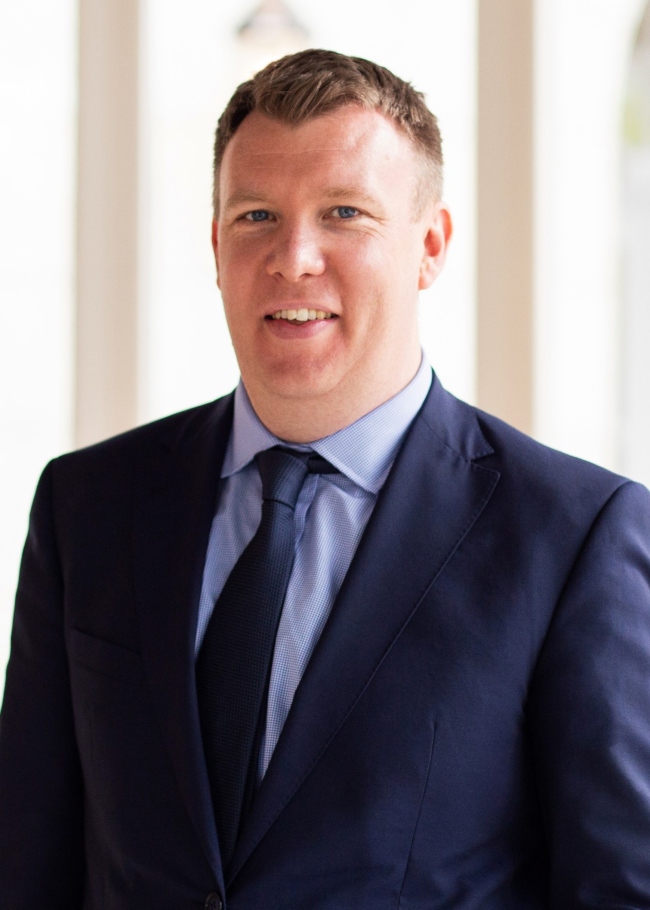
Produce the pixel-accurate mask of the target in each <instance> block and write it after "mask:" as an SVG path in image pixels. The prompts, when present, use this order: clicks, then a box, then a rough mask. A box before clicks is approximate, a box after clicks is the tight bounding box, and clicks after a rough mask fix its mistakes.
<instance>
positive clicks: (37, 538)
mask: <svg viewBox="0 0 650 910" xmlns="http://www.w3.org/2000/svg"><path fill="white" fill-rule="evenodd" d="M231 419H232V400H231V397H228V398H225V399H221V400H219V401H217V402H216V403H214V404H210V405H206V406H203V407H199V408H196V409H194V410H191V411H188V412H186V413H184V414H180V415H176V416H174V417H170V418H167V419H165V420H162V421H158V422H157V423H154V424H151V425H149V426H146V427H142V428H140V429H137V430H134V431H132V432H130V433H127V434H125V435H123V436H120V437H117V438H115V439H112V440H109V441H107V442H104V443H101V444H100V445H97V446H93V447H92V448H89V449H86V450H83V451H80V452H76V453H73V454H71V455H67V456H64V457H62V458H60V459H57V460H56V461H54V462H53V463H51V464H50V465H49V466H48V468H47V469H46V470H45V472H44V474H43V477H42V480H41V483H40V485H39V488H38V491H37V494H36V499H35V502H34V507H33V512H32V519H31V524H30V531H29V537H28V541H27V545H26V549H25V555H24V560H23V566H22V572H21V578H20V583H19V590H18V597H17V607H16V615H15V623H14V631H13V644H12V656H11V659H10V663H9V667H8V674H7V684H6V695H5V702H4V706H3V711H2V715H1V722H0V905H1V907H2V910H32V908H34V907H37V906H44V907H47V908H48V910H78V908H84V910H148V908H151V910H153V908H155V910H182V908H187V910H191V908H200V907H203V906H204V905H205V906H208V907H210V906H218V899H217V898H215V897H214V895H217V896H224V895H225V896H226V898H227V901H226V903H227V907H228V908H230V910H260V908H264V910H310V908H314V910H316V908H317V910H384V908H386V910H389V908H393V910H396V908H402V910H416V908H417V910H433V908H440V910H442V908H454V910H478V908H482V910H510V908H512V910H533V908H535V910H538V908H554V910H571V908H599V910H604V908H609V910H614V908H617V910H620V908H626V910H629V908H650V496H649V494H648V492H647V491H646V490H645V489H644V488H643V487H640V486H638V485H636V484H633V483H630V482H628V481H625V480H624V479H623V478H620V477H617V476H615V475H613V474H610V473H608V472H606V471H604V470H601V469H599V468H596V467H594V466H592V465H589V464H586V463H584V462H580V461H578V460H576V459H573V458H570V457H568V456H565V455H561V454H559V453H557V452H553V451H551V450H549V449H547V448H544V447H543V446H541V445H539V444H537V443H535V442H533V441H532V440H530V439H528V438H527V437H525V436H523V435H522V434H520V433H518V432H517V431H515V430H513V429H512V428H511V427H508V426H507V425H505V424H503V423H502V422H501V421H499V420H496V419H495V418H493V417H489V416H488V415H485V414H483V413H481V412H479V411H476V410H475V409H473V408H471V407H469V406H468V405H465V404H463V403H461V402H459V401H457V400H456V399H454V398H453V397H452V396H451V395H449V394H447V393H446V392H445V391H444V390H443V389H442V388H441V386H440V384H439V383H438V382H437V381H436V380H434V384H433V386H432V390H431V392H430V394H429V396H428V398H427V400H426V402H425V404H424V406H423V408H422V410H421V412H420V414H419V415H418V417H417V418H416V419H415V421H414V423H413V425H412V427H411V429H410V430H409V433H408V436H407V439H406V442H405V444H404V446H403V447H402V449H401V451H400V453H399V455H398V458H397V460H396V462H395V465H394V467H393V470H392V472H391V474H390V476H389V478H388V480H387V482H386V485H385V487H384V489H383V490H382V492H381V494H380V496H379V500H378V502H377V506H376V508H375V511H374V512H373V515H372V517H371V519H370V522H369V524H368V527H367V530H366V532H365V534H364V537H363V539H362V541H361V544H360V546H359V549H358V551H357V553H356V555H355V558H354V560H353V563H352V565H351V567H350V570H349V573H348V575H347V577H346V579H345V581H344V584H343V587H342V589H341V591H340V594H339V596H338V598H337V600H336V603H335V605H334V607H333V610H332V613H331V616H330V618H329V621H328V623H327V625H326V627H325V630H324V632H323V635H322V637H321V639H320V641H319V643H318V645H317V647H316V650H315V652H314V654H313V657H312V659H311V661H310V663H309V666H308V667H307V670H306V672H305V675H304V678H303V680H302V682H301V684H300V686H299V688H298V690H297V693H296V696H295V700H294V703H293V706H292V708H291V711H290V714H289V717H288V720H287V722H286V726H285V728H284V730H283V733H282V735H281V737H280V740H279V742H278V745H277V749H276V751H275V754H274V756H273V759H272V761H271V764H270V766H269V769H268V773H267V774H266V776H265V778H264V780H263V782H262V785H261V788H260V790H259V793H258V795H257V797H256V800H255V802H254V805H253V808H252V810H251V813H250V815H249V816H248V818H247V819H246V821H245V824H244V828H243V831H242V833H241V837H240V840H239V842H238V844H237V847H236V850H235V854H234V857H233V859H232V862H231V864H230V866H229V868H228V869H227V870H223V869H222V868H221V863H220V858H219V846H218V841H217V835H216V829H215V824H214V819H213V817H212V812H211V802H210V796H209V788H208V779H207V774H206V769H205V763H204V758H203V752H202V746H201V736H200V730H199V721H198V714H197V704H196V695H195V685H194V660H193V654H194V638H195V628H196V621H197V606H198V599H199V590H200V584H201V576H202V569H203V563H204V558H205V551H206V546H207V540H208V533H209V528H210V522H211V518H212V515H213V512H214V507H215V499H216V495H217V487H218V478H219V469H220V464H221V460H222V458H223V454H224V449H225V444H226V441H227V438H228V433H229V430H230V424H231ZM210 895H212V897H210ZM206 899H207V904H206Z"/></svg>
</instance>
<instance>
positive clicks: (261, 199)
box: [224, 190, 267, 210]
mask: <svg viewBox="0 0 650 910" xmlns="http://www.w3.org/2000/svg"><path fill="white" fill-rule="evenodd" d="M266 201H267V199H266V197H265V196H263V195H262V193H256V192H254V191H253V190H239V191H238V192H237V193H233V194H232V196H229V197H228V199H227V200H226V202H225V204H224V209H225V210H228V209H230V208H232V207H233V206H236V205H242V204H244V203H249V204H250V203H266Z"/></svg>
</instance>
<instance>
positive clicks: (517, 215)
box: [477, 0, 534, 433]
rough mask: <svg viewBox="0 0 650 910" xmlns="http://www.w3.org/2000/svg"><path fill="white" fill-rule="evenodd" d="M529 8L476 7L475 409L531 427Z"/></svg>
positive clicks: (529, 2) (498, 1)
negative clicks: (477, 38) (476, 298)
mask: <svg viewBox="0 0 650 910" xmlns="http://www.w3.org/2000/svg"><path fill="white" fill-rule="evenodd" d="M533 6H534V4H533V0H517V2H516V3H513V2H512V0H489V2H485V0H484V2H480V3H479V27H478V32H479V40H478V109H479V114H478V236H477V244H478V250H477V269H478V280H477V284H478V353H477V359H478V363H477V386H478V389H477V392H478V396H477V397H478V403H479V406H480V407H482V408H484V409H485V410H487V411H491V412H492V413H494V414H497V415H498V416H499V417H502V418H503V419H504V420H507V421H508V422H509V423H512V424H514V425H515V426H516V427H518V428H519V429H521V430H523V431H525V432H528V433H530V432H532V428H533V372H532V370H533V366H532V325H533Z"/></svg>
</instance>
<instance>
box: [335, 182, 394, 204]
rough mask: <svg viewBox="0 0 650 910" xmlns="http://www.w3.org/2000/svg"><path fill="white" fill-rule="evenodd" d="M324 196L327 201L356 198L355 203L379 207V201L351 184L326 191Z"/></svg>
mask: <svg viewBox="0 0 650 910" xmlns="http://www.w3.org/2000/svg"><path fill="white" fill-rule="evenodd" d="M323 196H324V197H325V198H326V199H340V198H341V197H343V198H345V197H350V196H352V197H354V199H355V201H358V202H361V203H364V204H366V205H373V206H378V205H379V204H380V203H379V200H378V199H376V198H375V197H374V196H372V195H371V194H370V193H367V192H366V191H365V190H364V189H363V188H362V187H360V186H354V185H353V184H350V185H348V186H332V187H330V188H329V189H327V190H325V192H324V193H323Z"/></svg>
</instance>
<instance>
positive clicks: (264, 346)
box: [213, 106, 450, 419]
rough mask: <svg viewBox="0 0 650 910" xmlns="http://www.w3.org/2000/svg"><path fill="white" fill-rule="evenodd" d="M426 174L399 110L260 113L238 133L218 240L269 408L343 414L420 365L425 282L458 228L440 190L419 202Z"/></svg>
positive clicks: (224, 276)
mask: <svg viewBox="0 0 650 910" xmlns="http://www.w3.org/2000/svg"><path fill="white" fill-rule="evenodd" d="M420 173H421V164H420V162H419V161H418V159H417V156H416V154H415V152H414V150H413V148H412V146H411V144H410V142H409V140H408V139H407V138H406V137H405V136H404V135H403V134H402V133H401V132H400V131H398V129H397V128H396V127H395V126H394V125H393V123H392V122H391V121H390V120H389V119H387V118H386V117H384V116H383V115H382V114H380V113H378V112H376V111H368V110H364V109H362V108H359V107H356V106H349V107H345V108H342V109H340V110H338V111H336V112H334V113H331V114H327V115H324V116H321V117H317V118H316V119H313V120H310V121H308V122H306V123H304V124H302V125H300V126H298V127H291V126H287V125H286V124H282V123H280V122H278V121H276V120H273V119H271V118H269V117H267V116H265V115H264V114H260V113H258V112H253V113H252V114H250V115H249V116H248V117H247V118H246V119H245V120H244V121H243V123H242V124H241V126H240V127H239V129H238V130H237V132H236V133H235V135H234V136H233V138H232V139H231V141H230V143H229V145H228V146H227V148H226V152H225V155H224V158H223V162H222V167H221V173H220V182H219V189H220V193H219V196H220V214H219V220H218V223H215V225H214V226H213V245H214V251H215V258H216V263H217V275H218V284H219V287H220V288H221V292H222V296H223V302H224V307H225V312H226V318H227V320H228V326H229V329H230V333H231V336H232V341H233V345H234V348H235V352H236V354H237V358H238V361H239V367H240V370H241V373H242V378H243V380H244V384H245V386H246V389H247V391H248V393H249V395H250V397H251V400H252V402H253V405H254V406H255V407H256V410H257V411H258V414H260V416H261V417H262V418H263V419H264V412H265V409H266V410H268V406H269V403H273V404H275V405H278V406H284V407H285V408H286V407H289V408H290V407H292V406H294V407H304V406H305V405H307V406H308V407H310V408H311V407H313V408H319V407H322V408H323V409H324V410H327V409H328V408H329V409H332V408H334V409H335V410H336V409H337V408H338V410H339V411H340V412H341V414H342V415H343V411H345V410H346V408H347V410H350V406H351V405H354V403H355V402H359V407H360V408H361V410H360V413H359V414H358V415H356V416H361V414H363V413H366V411H367V410H371V409H372V408H373V407H376V406H377V405H379V404H381V403H382V402H383V401H385V400H387V399H388V398H389V397H391V396H392V395H393V394H396V392H398V391H399V390H400V389H401V388H403V387H404V385H406V384H407V383H408V382H409V381H410V379H411V378H412V377H413V375H414V374H415V372H416V370H417V368H418V365H419V361H420V349H419V342H418V333H417V296H418V290H419V289H421V288H424V287H428V286H429V284H431V282H432V281H433V280H434V278H435V277H436V275H437V274H438V272H439V271H440V269H441V268H442V264H443V261H444V252H445V245H446V241H447V239H448V237H449V233H450V226H449V217H448V213H447V211H446V209H445V208H444V207H443V206H441V205H440V204H438V203H435V201H433V200H432V201H431V203H430V204H429V205H425V206H424V207H423V209H424V211H423V212H422V213H421V214H419V215H418V214H417V205H416V203H415V196H416V187H417V182H418V178H419V176H420ZM375 399H377V400H375ZM352 410H354V407H353V408H352ZM356 416H354V417H353V419H356Z"/></svg>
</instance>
